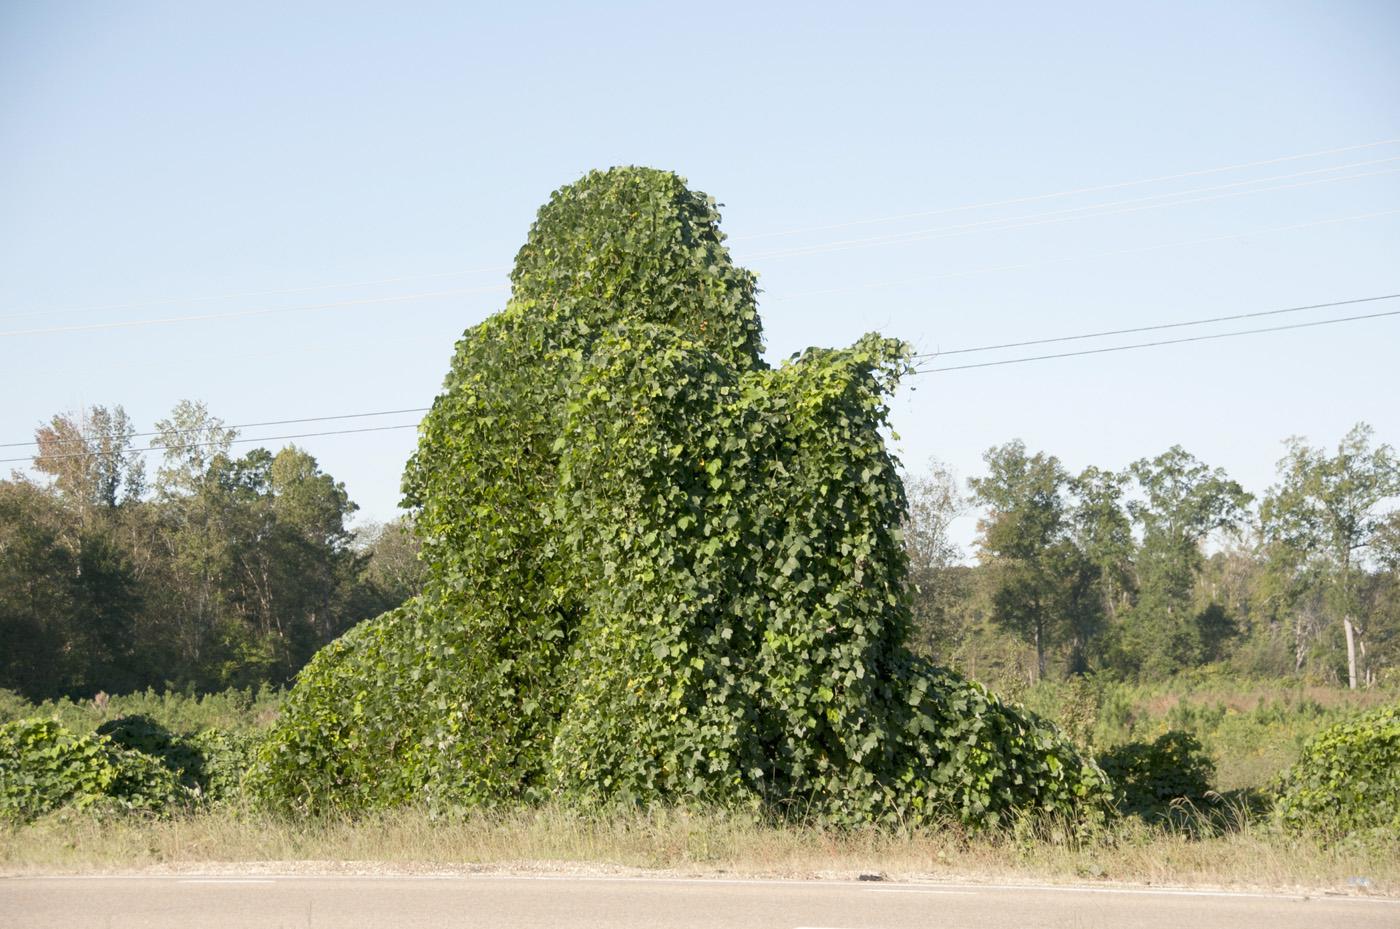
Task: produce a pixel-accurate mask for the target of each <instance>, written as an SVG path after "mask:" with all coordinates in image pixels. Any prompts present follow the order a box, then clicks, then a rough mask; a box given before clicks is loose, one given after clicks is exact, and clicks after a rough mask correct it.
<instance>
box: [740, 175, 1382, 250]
mask: <svg viewBox="0 0 1400 929" xmlns="http://www.w3.org/2000/svg"><path fill="white" fill-rule="evenodd" d="M1396 171H1400V168H1386V169H1384V170H1380V171H1366V172H1362V173H1358V174H1348V175H1344V176H1342V177H1327V178H1318V179H1315V180H1311V181H1301V182H1299V183H1296V184H1278V185H1275V186H1273V187H1259V188H1256V189H1253V190H1237V191H1232V192H1230V193H1223V194H1213V195H1210V196H1205V197H1192V198H1189V199H1186V200H1172V201H1169V202H1166V203H1148V204H1139V205H1138V206H1129V207H1125V208H1123V209H1107V208H1108V207H1116V206H1120V205H1122V204H1125V203H1138V202H1139V201H1140V199H1141V198H1136V199H1134V200H1125V201H1113V202H1109V203H1099V204H1094V205H1093V206H1089V207H1075V208H1073V210H1069V209H1066V210H1051V211H1048V212H1045V213H1033V214H1030V215H1027V216H1020V217H1009V218H1006V219H986V220H979V221H978V222H975V223H959V224H957V225H953V226H938V227H934V228H931V229H916V230H913V231H911V232H901V233H894V234H890V235H882V236H868V237H866V238H862V239H845V240H841V241H837V242H825V243H818V244H815V245H806V246H797V247H794V248H788V249H781V250H777V251H771V252H761V253H757V254H754V255H751V256H749V260H765V261H771V260H773V259H780V258H793V257H801V256H805V255H817V254H823V253H826V252H839V251H849V250H851V249H857V248H876V247H879V246H882V245H902V244H905V243H908V242H921V241H924V240H926V239H946V238H953V237H956V236H959V235H966V234H968V233H969V232H1004V231H1007V230H1011V229H1025V228H1029V227H1031V226H1044V225H1047V224H1051V223H1062V222H1068V221H1069V220H1073V219H1083V218H1090V219H1097V218H1099V217H1101V216H1117V215H1120V214H1123V213H1138V212H1141V211H1142V210H1153V209H1162V208H1164V207H1172V206H1184V205H1186V204H1190V203H1207V202H1210V201H1213V200H1226V199H1229V198H1231V197H1245V196H1249V195H1251V194H1261V193H1269V192H1271V191H1275V190H1295V189H1297V188H1300V187H1313V186H1316V185H1318V184H1331V183H1336V182H1338V181H1354V180H1359V179H1361V178H1366V177H1376V176H1379V175H1382V174H1394V173H1396ZM1203 189H1204V188H1203ZM1194 192H1195V191H1181V192H1180V193H1194ZM1086 210H1098V211H1099V212H1084V211H1086Z"/></svg>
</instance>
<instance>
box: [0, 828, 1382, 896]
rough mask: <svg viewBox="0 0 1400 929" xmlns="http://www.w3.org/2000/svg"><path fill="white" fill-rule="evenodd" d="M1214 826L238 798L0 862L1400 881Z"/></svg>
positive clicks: (76, 837) (42, 843)
mask: <svg viewBox="0 0 1400 929" xmlns="http://www.w3.org/2000/svg"><path fill="white" fill-rule="evenodd" d="M1233 825H1234V828H1233V829H1231V830H1229V831H1226V832H1224V833H1223V834H1214V835H1209V836H1207V837H1204V838H1200V837H1196V836H1197V834H1198V832H1197V830H1194V829H1189V828H1180V827H1177V828H1172V827H1168V826H1161V825H1156V826H1154V825H1149V824H1146V823H1143V822H1141V821H1139V820H1132V819H1129V820H1125V821H1123V822H1120V823H1117V824H1115V825H1113V826H1112V827H1108V828H1107V829H1106V830H1104V831H1102V832H1101V833H1099V834H1098V835H1096V836H1094V837H1092V838H1089V839H1076V838H1074V837H1073V836H1072V835H1070V834H1069V833H1067V832H1065V831H1063V830H1056V829H1043V828H1042V829H1034V830H1032V829H1029V828H1022V829H1016V828H1012V829H1008V830H1007V831H1004V832H999V833H995V834H984V835H969V834H967V833H966V832H964V831H963V830H962V829H960V828H958V827H951V828H946V829H925V830H917V831H891V830H880V829H863V830H837V829H824V828H819V827H813V826H799V825H772V824H764V823H759V822H755V821H753V820H751V819H748V818H744V817H736V816H729V815H725V814H721V813H692V812H683V811H674V810H659V811H654V812H650V813H637V812H628V813H609V814H597V815H589V814H583V813H579V812H576V811H571V810H566V809H557V808H548V807H546V808H541V809H531V810H517V811H510V812H475V813H470V814H465V815H462V816H459V817H454V818H452V819H448V820H444V819H441V818H435V817H432V816H430V815H428V814H426V813H424V812H421V811H415V810H404V811H397V812H393V813H385V814H381V815H377V816H371V817H367V818H362V819H359V820H348V819H345V820H341V819H320V820H312V821H292V820H287V819H276V818H268V817H265V816H256V815H248V814H240V813H238V812H236V811H222V812H210V813H203V814H198V815H194V816H188V817H182V818H173V819H162V820H144V821H143V820H137V819H133V818H130V817H124V818H116V819H105V820H104V819H98V818H94V817H91V816H82V815H72V814H68V815H63V814H60V815H56V816H52V817H49V818H47V819H44V820H40V821H38V822H35V823H32V824H29V825H26V826H20V827H12V828H9V829H7V830H6V831H5V832H4V833H3V834H0V871H3V872H4V873H8V874H24V873H63V872H91V871H122V872H126V871H132V870H156V871H162V870H164V871H170V870H174V871H187V872H188V871H205V870H213V871H223V870H234V871H240V872H242V871H257V870H262V871H285V870H326V871H371V872H379V871H410V872H422V871H443V870H447V871H463V870H514V871H519V870H525V871H578V870H584V871H602V872H619V871H621V872H626V873H663V874H668V875H687V876H721V875H724V876H753V877H799V878H812V877H828V878H854V877H856V876H858V875H860V874H863V873H871V872H876V873H880V874H882V875H884V876H885V877H886V878H889V879H906V880H907V879H921V880H929V879H932V880H945V881H954V880H956V881H988V882H996V881H1035V882H1042V881H1043V882H1084V881H1092V882H1126V883H1137V884H1153V885H1159V886H1160V885H1168V886H1210V887H1227V888H1272V889H1289V890H1295V889H1306V890H1312V891H1339V892H1348V891H1349V890H1350V891H1353V892H1354V890H1355V887H1354V883H1353V881H1354V879H1356V878H1365V879H1367V880H1368V881H1369V883H1370V886H1369V889H1370V891H1371V892H1376V893H1390V894H1395V893H1400V837H1389V838H1383V839H1372V840H1371V842H1370V843H1369V844H1362V843H1356V844H1341V845H1334V846H1330V847H1329V846H1325V845H1322V844H1320V843H1317V842H1315V841H1312V840H1310V839H1307V838H1302V837H1295V836H1289V835H1287V834H1284V833H1282V832H1280V831H1277V830H1276V829H1274V828H1273V827H1272V826H1269V825H1261V824H1259V823H1251V822H1249V821H1246V820H1244V819H1243V818H1241V819H1240V820H1239V821H1237V822H1235V823H1234V824H1233Z"/></svg>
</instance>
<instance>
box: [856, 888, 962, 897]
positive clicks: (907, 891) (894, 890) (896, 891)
mask: <svg viewBox="0 0 1400 929" xmlns="http://www.w3.org/2000/svg"><path fill="white" fill-rule="evenodd" d="M870 892H871V893H877V894H950V895H954V896H963V897H975V896H977V891H975V890H935V889H934V888H932V887H928V888H925V887H872V888H870Z"/></svg>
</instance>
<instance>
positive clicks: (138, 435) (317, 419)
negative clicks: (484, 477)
mask: <svg viewBox="0 0 1400 929" xmlns="http://www.w3.org/2000/svg"><path fill="white" fill-rule="evenodd" d="M429 409H430V407H426V406H416V407H410V408H408V409H403V410H377V411H375V412H373V413H341V414H338V415H336V416H307V417H304V418H302V419H270V420H268V421H266V422H261V423H235V424H234V425H231V426H225V425H224V424H223V423H220V424H219V428H221V429H255V428H257V427H259V426H289V425H291V424H293V423H324V422H330V421H331V420H336V419H365V418H367V417H370V416H397V415H399V414H400V413H426V412H428V410H429ZM157 435H160V433H159V432H133V433H132V434H131V435H130V436H129V437H128V438H132V439H144V438H148V437H150V436H157ZM57 441H59V442H63V441H65V440H61V439H60V440H57ZM66 441H67V442H82V441H83V440H82V439H68V440H66ZM38 444H39V443H38V442H4V443H0V448H23V447H27V446H31V445H38ZM161 447H162V448H164V447H165V446H161Z"/></svg>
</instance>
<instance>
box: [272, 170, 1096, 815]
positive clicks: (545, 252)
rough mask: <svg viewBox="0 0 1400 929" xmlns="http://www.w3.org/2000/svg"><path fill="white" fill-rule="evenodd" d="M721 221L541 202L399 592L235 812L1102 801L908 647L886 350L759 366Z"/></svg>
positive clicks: (329, 667) (446, 446) (686, 196)
mask: <svg viewBox="0 0 1400 929" xmlns="http://www.w3.org/2000/svg"><path fill="white" fill-rule="evenodd" d="M718 219H719V215H718V212H717V210H716V207H715V204H714V202H713V201H712V200H711V199H709V198H708V197H705V196H704V195H702V194H697V193H695V192H692V191H690V190H688V189H687V188H686V187H685V185H684V183H683V182H682V181H681V180H680V179H679V178H677V177H676V176H675V175H672V174H669V173H666V172H660V171H653V170H649V169H641V168H619V169H613V170H611V171H606V172H594V173H592V174H589V175H588V176H587V177H585V178H584V179H583V180H581V181H580V182H578V183H577V184H574V185H571V186H569V187H566V188H563V189H561V190H559V191H556V192H555V194H554V196H553V197H552V198H551V200H550V202H549V203H548V204H547V205H546V206H545V207H544V208H542V209H541V211H540V214H539V217H538V219H537V221H536V222H535V224H534V226H533V227H532V229H531V231H530V236H529V239H528V240H527V242H526V244H525V246H524V247H523V248H522V249H521V251H520V253H519V255H518V256H517V260H516V266H515V270H514V272H513V274H512V282H513V285H514V292H513V295H512V300H511V302H510V303H509V304H508V305H507V307H506V308H505V310H504V311H503V312H501V313H499V314H497V315H496V316H494V317H491V318H490V319H488V320H486V321H485V322H483V323H482V324H480V325H479V326H476V327H474V328H473V329H471V330H468V332H467V333H466V334H465V335H464V336H463V338H462V340H461V341H460V342H459V343H458V345H457V351H456V355H455V357H454V359H453V362H452V367H451V370H450V372H449V374H448V376H447V380H446V383H445V387H444V391H443V393H442V394H441V395H440V396H439V397H438V398H437V399H436V400H435V401H434V404H433V407H432V410H431V412H430V413H429V414H428V416H427V417H426V418H425V419H424V422H423V425H422V427H421V436H420V440H419V446H418V450H417V451H416V453H415V454H414V456H413V458H412V459H411V460H410V462H409V465H408V468H407V471H406V473H405V477H404V489H405V499H406V503H407V504H408V505H409V506H410V507H412V509H413V511H414V525H415V528H416V531H417V532H418V533H419V534H420V538H421V540H422V549H423V553H424V558H425V561H426V563H427V565H428V568H429V578H428V581H427V584H426V586H425V590H424V593H423V595H422V596H421V597H419V598H417V599H416V600H414V601H412V602H410V603H408V604H406V605H405V606H404V607H402V608H400V609H398V610H395V611H393V612H391V613H388V614H385V615H384V616H382V617H380V618H378V619H376V620H372V621H370V622H368V623H365V624H363V625H361V626H360V627H358V628H356V629H355V630H353V631H352V632H351V633H349V634H348V635H346V636H345V637H343V638H342V639H341V640H340V641H338V642H336V643H334V644H332V645H331V646H329V647H328V648H326V649H324V650H323V651H322V652H321V653H320V654H318V655H317V656H316V658H315V659H314V660H313V661H312V662H311V663H310V664H309V665H308V666H307V667H306V668H305V669H304V670H303V671H302V673H301V675H300V676H299V678H298V681H297V685H296V687H295V688H294V690H293V691H292V693H291V695H290V696H289V698H288V701H287V704H286V707H285V711H284V713H283V715H282V717H281V719H280V720H279V721H278V723H277V724H276V726H275V727H274V729H273V731H272V733H271V735H270V737H269V739H268V740H267V742H266V743H265V744H264V746H263V747H262V749H261V751H260V761H259V764H258V766H257V768H256V769H255V772H254V779H253V788H254V790H255V791H256V793H257V794H258V795H259V796H260V797H262V798H263V799H264V800H266V801H267V802H269V803H271V804H273V805H275V806H281V807H290V808H294V809H301V810H324V809H350V810H355V809H365V808H375V807H385V806H393V805H397V804H406V803H410V802H413V803H424V802H426V803H428V804H430V805H437V804H440V805H448V806H451V805H464V804H467V805H470V804H480V803H492V802H500V801H520V800H523V801H536V800H542V799H545V798H554V797H558V798H565V799H567V800H569V801H570V802H573V803H575V804H578V805H584V806H586V805H592V804H602V803H619V802H620V803H632V804H643V805H648V804H655V803H682V804H684V803H706V804H714V805H720V806H740V807H747V808H754V809H762V810H768V811H774V812H779V813H786V814H791V815H799V816H805V817H812V818H819V819H822V820H823V821H827V822H838V823H860V822H872V821H903V822H907V821H911V820H918V819H921V818H928V819H934V818H943V817H947V816H949V815H954V816H957V817H960V818H961V819H962V820H963V821H965V822H967V823H969V824H972V825H983V824H987V823H990V822H994V821H997V820H998V819H1000V818H1001V817H1002V816H1003V815H1005V814H1007V813H1009V812H1010V811H1012V810H1017V809H1020V810H1036V811H1045V812H1053V813H1056V814H1064V815H1073V814H1074V813H1076V812H1077V811H1081V810H1083V809H1085V808H1092V807H1095V806H1096V805H1098V804H1099V803H1100V802H1101V801H1102V800H1103V799H1104V798H1105V797H1106V791H1107V787H1106V782H1105V780H1104V778H1103V775H1102V772H1100V771H1099V770H1098V768H1097V767H1095V766H1094V764H1093V763H1092V762H1090V761H1086V760H1085V759H1084V758H1083V757H1081V756H1080V755H1079V754H1078V753H1077V752H1076V750H1075V749H1074V747H1073V746H1072V745H1071V744H1070V743H1069V742H1068V741H1067V740H1066V739H1065V738H1064V737H1063V736H1062V735H1061V734H1060V733H1059V732H1058V731H1057V730H1056V729H1055V728H1054V727H1053V726H1051V725H1049V724H1047V723H1044V722H1042V721H1041V720H1039V719H1038V718H1036V717H1034V716H1031V715H1029V714H1027V713H1024V712H1023V711H1020V710H1018V709H1015V708H1012V707H1009V706H1007V705H1005V704H1003V703H1002V702H1000V701H999V700H997V699H996V698H994V697H992V696H991V695H989V694H988V693H987V692H986V691H985V690H983V689H982V688H980V687H979V686H977V685H974V684H970V683H968V682H967V681H965V680H963V679H962V678H960V677H958V676H956V675H954V674H951V673H949V672H946V671H942V670H939V669H936V668H934V667H932V666H930V665H928V664H927V663H925V662H923V661H921V660H919V659H917V658H915V657H914V656H913V655H912V654H911V653H910V651H909V649H908V647H907V644H906V643H907V639H908V635H909V629H910V619H909V604H908V601H907V594H906V590H907V583H906V581H907V562H906V557H905V554H904V551H903V548H902V546H901V544H900V539H899V535H898V529H897V527H898V526H899V525H900V524H901V522H902V518H903V515H904V512H905V509H906V502H905V498H904V492H903V487H902V485H901V483H900V480H899V477H898V474H897V471H896V462H895V461H894V459H893V458H892V456H891V455H890V454H889V452H888V450H887V449H886V446H885V443H884V439H883V436H882V430H883V429H884V428H885V426H886V414H887V409H886V400H885V398H886V397H887V396H888V395H889V393H890V392H891V391H892V390H893V388H894V386H895V384H896V382H897V380H898V378H899V377H900V375H901V374H902V373H904V371H906V370H907V367H908V351H907V348H906V347H905V346H904V345H903V344H901V343H899V342H895V341H893V340H889V339H883V338H880V337H878V336H874V335H871V336H867V337H865V338H863V339H862V340H860V341H859V342H858V343H857V344H856V345H855V346H854V347H852V348H850V349H845V350H825V349H811V350H809V351H807V352H805V353H802V354H801V355H800V356H796V357H794V358H792V359H789V360H788V361H787V362H786V363H784V364H782V365H781V366H779V367H778V368H770V367H769V366H768V365H767V364H765V363H764V362H763V360H762V359H761V357H760V355H759V352H760V348H761V337H760V326H759V321H758V314H757V308H756V305H755V300H754V294H755V286H754V277H753V275H752V274H750V273H749V272H747V271H744V270H742V269H740V268H737V267H735V266H734V265H733V263H732V262H731V260H730V258H729V254H728V251H727V249H725V248H724V246H723V244H722V242H723V236H722V234H721V233H720V231H719V228H718Z"/></svg>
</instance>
